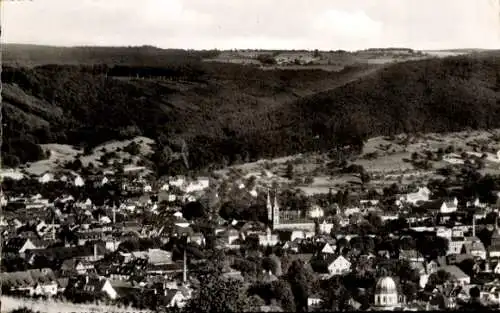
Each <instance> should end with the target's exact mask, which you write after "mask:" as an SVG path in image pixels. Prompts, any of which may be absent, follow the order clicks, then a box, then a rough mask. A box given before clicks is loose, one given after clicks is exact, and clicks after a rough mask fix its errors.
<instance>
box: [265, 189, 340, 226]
mask: <svg viewBox="0 0 500 313" xmlns="http://www.w3.org/2000/svg"><path fill="white" fill-rule="evenodd" d="M266 208H267V218H268V220H269V222H270V224H271V227H272V229H273V230H302V231H308V232H314V231H315V228H316V224H315V222H314V219H313V218H312V217H311V216H309V215H311V214H309V215H305V214H303V213H302V212H299V211H285V210H284V211H281V210H280V207H279V204H278V191H277V190H276V191H275V192H274V201H271V195H270V193H269V190H268V191H267V205H266ZM313 210H316V211H317V210H318V208H317V207H316V208H314V209H313ZM316 215H317V214H316ZM318 222H319V223H320V230H321V231H323V232H327V233H328V232H329V229H331V228H332V226H333V224H332V223H328V222H327V221H326V220H325V219H324V218H322V220H321V221H318Z"/></svg>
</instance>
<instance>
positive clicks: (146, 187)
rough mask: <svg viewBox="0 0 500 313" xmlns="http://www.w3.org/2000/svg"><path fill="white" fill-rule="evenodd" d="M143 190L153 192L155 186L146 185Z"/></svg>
mask: <svg viewBox="0 0 500 313" xmlns="http://www.w3.org/2000/svg"><path fill="white" fill-rule="evenodd" d="M143 190H144V192H151V191H152V190H153V187H151V185H145V186H144V188H143Z"/></svg>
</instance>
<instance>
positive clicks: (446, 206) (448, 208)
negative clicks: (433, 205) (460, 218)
mask: <svg viewBox="0 0 500 313" xmlns="http://www.w3.org/2000/svg"><path fill="white" fill-rule="evenodd" d="M457 210H458V200H457V198H454V199H453V200H451V201H443V203H442V204H441V207H440V208H439V211H440V212H441V213H443V214H449V213H453V212H456V211H457Z"/></svg>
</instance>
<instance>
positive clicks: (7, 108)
mask: <svg viewBox="0 0 500 313" xmlns="http://www.w3.org/2000/svg"><path fill="white" fill-rule="evenodd" d="M19 49H20V52H19V53H17V52H16V53H14V52H12V53H13V54H12V55H11V56H8V58H7V59H8V60H9V61H8V64H10V66H5V67H4V70H3V72H2V80H3V83H4V91H3V93H4V95H3V96H4V119H5V123H6V127H5V135H4V138H5V140H4V145H3V151H2V152H3V154H4V157H5V158H4V162H5V164H7V165H9V164H10V165H15V164H16V163H18V162H26V161H33V160H36V159H39V158H41V157H44V155H43V151H41V149H40V148H39V147H38V146H37V144H42V143H50V142H57V143H61V144H73V145H79V146H81V147H84V146H89V147H92V146H96V145H98V144H100V143H102V142H105V141H108V140H115V139H124V138H131V137H134V136H140V135H142V136H146V137H149V138H153V139H155V140H156V141H157V143H158V146H157V149H156V150H157V153H156V154H155V156H154V157H153V159H154V161H155V163H156V164H157V166H158V169H159V171H161V172H162V173H177V172H179V171H184V170H185V165H184V162H182V161H179V160H177V161H172V158H171V157H170V156H171V155H174V154H176V153H177V152H180V151H181V150H182V151H183V152H185V153H186V155H188V159H189V165H190V167H191V169H197V168H204V167H207V166H210V165H220V164H227V163H233V162H240V161H245V160H253V159H258V158H261V157H276V156H283V155H287V154H294V153H297V152H305V151H311V150H328V149H331V148H332V147H334V146H335V145H338V144H347V143H358V142H359V141H360V140H361V139H363V138H364V137H366V136H371V135H378V134H394V133H398V132H402V131H410V132H412V131H443V132H445V131H452V130H461V129H464V128H465V127H471V128H487V127H500V116H499V115H500V104H499V96H500V94H499V91H500V78H499V77H500V66H499V57H498V55H496V54H491V53H490V54H485V55H482V56H481V57H470V56H460V57H452V58H444V59H437V58H436V59H428V60H420V61H409V62H403V63H397V64H384V65H357V66H350V67H346V68H344V69H343V70H342V71H339V72H335V71H331V72H327V71H322V70H312V69H302V70H261V69H259V68H258V67H255V66H244V65H237V64H227V63H225V64H222V63H217V62H210V63H207V62H202V61H201V60H202V59H203V58H204V56H200V55H199V54H200V53H213V52H210V51H206V52H190V51H177V50H162V49H158V50H157V49H156V48H151V47H142V48H102V49H103V50H102V51H101V50H99V49H100V48H97V50H95V49H94V50H92V49H89V50H88V51H87V52H82V51H85V48H79V49H80V50H78V49H77V50H75V51H77V52H75V53H76V54H75V55H76V56H75V55H71V54H70V53H68V52H67V51H68V50H64V52H61V53H62V54H63V55H62V56H61V55H57V53H58V52H57V51H63V50H58V49H59V48H52V47H42V48H40V49H42V50H43V51H45V52H44V53H47V54H43V53H41V52H40V54H39V52H36V53H35V52H33V50H30V49H24V50H23V47H20V48H19ZM33 49H35V50H36V49H39V48H38V47H34V48H33ZM51 49H54V50H51ZM71 49H73V48H71ZM75 49H76V48H75ZM82 49H83V50H82ZM113 49H118V50H113ZM120 49H123V53H122V54H120V53H117V51H119V50H120ZM134 49H135V50H134ZM11 51H14V50H11ZM50 51H52V52H50ZM97 51H98V52H97ZM133 51H137V52H133ZM148 51H149V52H148ZM148 53H149V54H148ZM7 55H8V54H7ZM16 55H19V57H16ZM9 58H10V59H9ZM44 58H45V59H46V60H47V61H46V62H47V63H49V64H52V65H43V66H34V65H33V64H35V65H36V64H41V63H40V62H41V60H42V59H44ZM72 58H74V59H73V60H74V62H73V63H69V61H68V63H69V64H64V63H65V60H70V59H72ZM14 60H25V61H23V62H18V64H14ZM51 60H52V61H51ZM89 60H91V61H89ZM28 61H29V62H32V64H31V65H30V66H28V63H29V62H28ZM56 61H57V62H56ZM20 63H22V64H20ZM53 63H57V64H53Z"/></svg>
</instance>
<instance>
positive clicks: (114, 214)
mask: <svg viewBox="0 0 500 313" xmlns="http://www.w3.org/2000/svg"><path fill="white" fill-rule="evenodd" d="M115 224H116V207H115V206H113V226H114V225H115Z"/></svg>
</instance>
